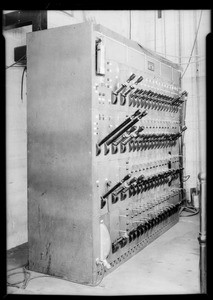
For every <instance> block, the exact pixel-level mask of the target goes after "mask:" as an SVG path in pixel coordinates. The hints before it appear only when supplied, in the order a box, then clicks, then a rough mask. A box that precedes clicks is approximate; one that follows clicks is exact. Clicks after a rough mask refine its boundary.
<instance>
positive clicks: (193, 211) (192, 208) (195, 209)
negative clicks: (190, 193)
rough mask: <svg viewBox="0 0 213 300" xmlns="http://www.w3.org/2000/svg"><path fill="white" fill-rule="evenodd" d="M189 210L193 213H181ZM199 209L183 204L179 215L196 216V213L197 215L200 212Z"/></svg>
mask: <svg viewBox="0 0 213 300" xmlns="http://www.w3.org/2000/svg"><path fill="white" fill-rule="evenodd" d="M184 210H185V211H188V212H192V213H191V214H188V215H181V213H182V212H183V211H184ZM199 211H200V210H199V209H198V208H195V207H193V206H183V207H181V209H180V211H179V216H180V217H192V216H194V215H197V214H198V213H199Z"/></svg>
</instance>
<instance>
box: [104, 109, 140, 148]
mask: <svg viewBox="0 0 213 300" xmlns="http://www.w3.org/2000/svg"><path fill="white" fill-rule="evenodd" d="M140 114H141V110H140V109H138V110H136V111H135V112H134V114H133V115H131V116H130V117H128V118H127V119H126V120H125V121H123V122H122V123H121V124H120V125H119V126H118V127H116V128H115V129H114V130H113V131H112V132H110V133H109V134H108V135H107V136H106V137H105V138H103V139H102V140H101V141H100V142H99V143H98V146H99V147H100V146H101V145H102V144H104V143H105V142H106V141H107V140H108V139H109V138H111V137H112V136H113V135H114V134H116V133H117V132H118V131H119V130H120V129H121V128H122V127H124V126H125V125H126V124H128V123H129V122H131V120H132V119H134V118H135V117H137V116H138V115H140Z"/></svg>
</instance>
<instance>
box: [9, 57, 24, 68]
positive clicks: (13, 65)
mask: <svg viewBox="0 0 213 300" xmlns="http://www.w3.org/2000/svg"><path fill="white" fill-rule="evenodd" d="M24 58H26V55H23V56H22V57H21V58H19V60H17V61H15V62H14V63H13V64H11V65H10V66H6V69H9V68H11V67H13V66H15V65H16V64H17V63H19V62H20V61H21V60H23V59H24ZM20 67H22V66H20Z"/></svg>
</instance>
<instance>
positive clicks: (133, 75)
mask: <svg viewBox="0 0 213 300" xmlns="http://www.w3.org/2000/svg"><path fill="white" fill-rule="evenodd" d="M135 77H136V75H135V74H134V73H133V74H132V75H131V76H130V77H129V78H128V79H127V81H126V82H127V83H129V82H130V81H132V80H133V79H134V78H135Z"/></svg>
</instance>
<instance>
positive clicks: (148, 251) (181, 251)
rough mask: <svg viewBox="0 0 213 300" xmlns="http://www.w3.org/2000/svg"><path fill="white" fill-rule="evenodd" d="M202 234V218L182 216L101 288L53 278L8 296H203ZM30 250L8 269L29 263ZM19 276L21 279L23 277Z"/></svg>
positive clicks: (11, 259) (33, 274)
mask: <svg viewBox="0 0 213 300" xmlns="http://www.w3.org/2000/svg"><path fill="white" fill-rule="evenodd" d="M198 233H199V215H195V216H192V217H181V218H180V221H179V223H178V224H176V225H175V226H173V227H172V228H171V229H170V230H168V231H167V232H166V233H165V234H163V235H162V236H160V237H159V238H158V239H157V240H155V241H154V242H153V243H151V244H150V245H149V246H147V247H146V248H145V249H144V250H142V251H140V252H139V253H137V254H136V255H135V256H133V257H132V258H131V259H129V260H128V261H127V262H126V263H124V264H123V265H121V266H120V267H119V268H117V269H116V270H115V271H113V272H112V273H110V274H109V275H108V276H106V277H105V278H104V279H103V281H102V282H101V284H100V285H99V286H97V287H89V286H84V285H80V284H76V283H72V282H69V281H65V280H61V279H57V278H54V277H51V276H49V277H44V278H37V279H35V280H32V281H30V282H29V283H28V285H27V287H26V289H21V288H16V287H8V290H7V293H8V294H39V295H41V294H61V295H62V294H63V295H64V294H66V295H154V294H157V295H160V294H199V293H200V283H199V242H198V240H197V237H198ZM26 250H27V246H26V245H23V248H22V250H21V251H19V252H18V253H19V254H18V255H16V257H15V258H14V257H13V256H14V255H13V253H12V254H11V253H10V255H8V269H12V268H14V267H15V266H16V267H17V266H18V264H19V266H21V265H23V264H24V263H25V262H27V261H26V259H27V256H26ZM21 270H22V269H20V271H21ZM16 271H19V270H16ZM10 272H12V271H10ZM30 273H31V278H32V277H36V276H39V275H42V274H40V273H36V272H31V271H30ZM21 275H22V274H21ZM17 276H19V278H18V280H20V274H19V275H17ZM22 278H23V276H22ZM22 278H21V279H22ZM14 279H15V278H13V280H14Z"/></svg>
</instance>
